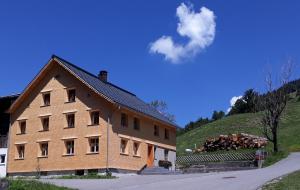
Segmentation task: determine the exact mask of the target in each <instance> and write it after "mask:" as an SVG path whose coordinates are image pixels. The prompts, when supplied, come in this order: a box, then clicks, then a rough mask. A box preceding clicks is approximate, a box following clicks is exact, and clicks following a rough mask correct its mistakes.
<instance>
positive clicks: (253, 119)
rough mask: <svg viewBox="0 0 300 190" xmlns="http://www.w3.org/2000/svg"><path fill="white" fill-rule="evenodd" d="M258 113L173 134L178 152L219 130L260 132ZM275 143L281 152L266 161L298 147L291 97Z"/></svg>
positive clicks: (299, 106) (299, 122)
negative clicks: (175, 135) (178, 134)
mask: <svg viewBox="0 0 300 190" xmlns="http://www.w3.org/2000/svg"><path fill="white" fill-rule="evenodd" d="M260 116H261V113H255V114H254V113H247V114H238V115H233V116H228V117H226V118H224V119H221V120H217V121H215V122H212V123H209V124H207V125H204V126H203V127H201V128H197V129H194V130H191V131H189V132H187V133H185V134H183V135H181V136H179V137H177V152H178V155H183V154H185V152H184V150H185V149H187V148H190V149H193V148H194V146H195V144H196V145H197V146H199V145H202V144H203V143H204V141H205V139H207V138H208V137H215V136H218V135H220V134H229V133H240V132H244V133H249V134H254V135H260V136H262V133H261V128H260V127H259V126H258V125H257V121H258V120H259V118H260ZM279 146H280V150H281V152H280V153H279V154H278V155H273V156H271V157H270V158H269V160H268V162H269V163H273V162H275V161H277V160H278V159H280V158H282V157H284V156H286V155H287V154H288V152H291V151H300V102H299V101H297V100H296V99H293V100H291V101H290V102H289V103H288V105H287V109H286V110H285V113H284V117H283V119H282V122H281V128H280V130H279ZM267 150H268V151H269V152H271V150H272V144H271V143H269V144H268V147H267Z"/></svg>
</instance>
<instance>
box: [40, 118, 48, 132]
mask: <svg viewBox="0 0 300 190" xmlns="http://www.w3.org/2000/svg"><path fill="white" fill-rule="evenodd" d="M42 125H43V131H49V117H43V118H42Z"/></svg>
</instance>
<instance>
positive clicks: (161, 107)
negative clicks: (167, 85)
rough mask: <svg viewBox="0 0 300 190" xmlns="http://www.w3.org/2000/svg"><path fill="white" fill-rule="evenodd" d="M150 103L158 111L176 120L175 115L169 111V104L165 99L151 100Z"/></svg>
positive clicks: (171, 119) (169, 118)
mask: <svg viewBox="0 0 300 190" xmlns="http://www.w3.org/2000/svg"><path fill="white" fill-rule="evenodd" d="M150 105H151V106H152V107H154V108H155V109H156V110H157V111H158V112H160V113H161V114H163V115H164V116H165V117H166V118H168V120H170V121H172V122H175V115H173V114H170V113H168V105H167V103H166V102H165V101H162V100H154V101H152V102H150Z"/></svg>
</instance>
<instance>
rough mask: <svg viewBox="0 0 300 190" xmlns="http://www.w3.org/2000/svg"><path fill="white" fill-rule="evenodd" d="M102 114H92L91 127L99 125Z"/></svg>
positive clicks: (94, 112)
mask: <svg viewBox="0 0 300 190" xmlns="http://www.w3.org/2000/svg"><path fill="white" fill-rule="evenodd" d="M99 117H100V114H99V112H98V111H93V112H91V125H99Z"/></svg>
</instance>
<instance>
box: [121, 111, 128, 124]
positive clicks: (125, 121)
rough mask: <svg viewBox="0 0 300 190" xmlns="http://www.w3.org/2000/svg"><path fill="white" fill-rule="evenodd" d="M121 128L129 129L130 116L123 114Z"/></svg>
mask: <svg viewBox="0 0 300 190" xmlns="http://www.w3.org/2000/svg"><path fill="white" fill-rule="evenodd" d="M121 126H122V127H128V116H127V114H125V113H122V114H121Z"/></svg>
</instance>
